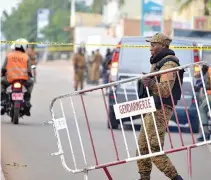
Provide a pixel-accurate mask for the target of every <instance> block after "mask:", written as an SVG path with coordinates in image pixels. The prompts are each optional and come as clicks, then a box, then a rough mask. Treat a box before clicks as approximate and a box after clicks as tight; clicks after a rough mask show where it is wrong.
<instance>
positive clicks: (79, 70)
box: [73, 48, 86, 91]
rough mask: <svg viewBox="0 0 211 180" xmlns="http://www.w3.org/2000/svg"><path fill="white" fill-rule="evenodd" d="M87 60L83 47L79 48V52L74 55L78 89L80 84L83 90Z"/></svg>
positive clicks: (75, 85)
mask: <svg viewBox="0 0 211 180" xmlns="http://www.w3.org/2000/svg"><path fill="white" fill-rule="evenodd" d="M85 67H86V61H85V57H84V55H83V52H82V49H81V48H79V49H78V52H77V53H76V54H75V55H74V57H73V68H74V81H75V84H74V88H75V91H77V90H78V86H80V89H81V90H82V89H83V87H84V73H85Z"/></svg>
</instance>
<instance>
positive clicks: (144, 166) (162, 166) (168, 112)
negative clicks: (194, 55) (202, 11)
mask: <svg viewBox="0 0 211 180" xmlns="http://www.w3.org/2000/svg"><path fill="white" fill-rule="evenodd" d="M171 41H172V40H171V39H170V38H169V37H167V36H165V35H164V34H162V33H157V34H155V35H154V36H152V38H151V39H149V40H147V42H150V43H151V48H150V51H151V54H152V57H151V58H150V63H151V65H152V68H151V72H154V71H155V70H154V67H155V64H156V63H157V62H159V61H160V60H162V59H163V58H164V57H166V56H174V57H175V53H174V51H172V50H171V49H169V45H170V43H171ZM175 58H176V57H175ZM177 66H178V64H176V63H175V62H173V61H168V62H166V63H165V64H164V65H163V66H162V67H161V69H160V70H166V69H170V68H174V67H177ZM167 79H169V83H170V86H171V88H173V86H174V83H175V80H176V72H171V73H168V74H162V75H161V76H160V82H159V89H160V92H162V97H163V98H168V97H169V96H170V91H169V88H168V83H167ZM143 83H144V86H145V87H148V88H149V90H150V91H151V93H152V94H153V95H159V94H158V89H157V84H156V83H155V81H154V80H153V79H152V78H150V77H149V78H144V79H143ZM164 108H165V116H166V119H168V120H169V119H170V118H171V116H172V107H171V106H168V105H164ZM154 114H155V120H156V125H157V128H158V133H159V136H160V141H161V146H162V147H163V146H164V138H165V132H166V123H165V118H164V115H163V110H162V108H160V109H158V108H157V111H156V112H155V113H154ZM144 121H145V124H146V130H147V134H148V138H149V143H150V147H151V151H152V152H159V151H160V147H159V143H158V140H157V135H156V131H155V127H154V123H153V118H152V114H151V113H149V114H146V115H145V116H144ZM138 143H139V148H140V152H141V155H144V154H149V151H148V146H147V141H146V136H145V133H144V129H143V127H141V130H140V135H139V139H138ZM152 162H153V163H154V164H155V165H156V166H157V168H158V169H159V170H160V171H161V172H163V173H164V174H165V175H166V176H167V177H169V178H170V179H172V180H182V178H181V176H179V175H178V173H177V170H176V168H175V167H174V165H173V164H172V162H171V161H170V159H169V158H168V157H167V155H160V156H156V157H152V158H146V159H140V160H138V162H137V164H138V169H139V174H140V176H141V180H150V174H151V171H152Z"/></svg>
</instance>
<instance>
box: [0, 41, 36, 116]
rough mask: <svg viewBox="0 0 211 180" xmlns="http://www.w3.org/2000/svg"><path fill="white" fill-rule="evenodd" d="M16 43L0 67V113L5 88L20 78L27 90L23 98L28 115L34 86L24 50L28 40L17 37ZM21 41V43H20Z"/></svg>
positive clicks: (3, 101) (4, 97) (29, 62)
mask: <svg viewBox="0 0 211 180" xmlns="http://www.w3.org/2000/svg"><path fill="white" fill-rule="evenodd" d="M16 42H17V43H18V44H14V51H12V52H9V53H8V54H7V56H6V59H5V61H4V64H3V66H2V69H1V76H2V78H1V97H2V99H1V106H3V108H2V110H1V113H2V114H4V107H5V104H6V100H7V94H6V89H7V87H8V86H10V84H11V83H12V82H14V81H15V80H21V82H22V84H23V85H24V86H25V87H26V89H27V92H26V93H25V94H24V99H25V115H27V116H30V115H31V114H30V108H31V104H30V99H31V92H32V89H33V86H34V79H33V77H32V73H31V61H30V60H29V56H28V55H27V53H26V51H27V48H28V44H27V43H28V41H27V40H26V39H17V40H16ZM22 42H23V44H21V43H22Z"/></svg>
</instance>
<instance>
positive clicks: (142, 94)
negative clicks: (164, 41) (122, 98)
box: [137, 55, 185, 107]
mask: <svg viewBox="0 0 211 180" xmlns="http://www.w3.org/2000/svg"><path fill="white" fill-rule="evenodd" d="M169 61H173V62H175V63H176V64H177V65H178V66H180V63H179V60H178V59H177V58H176V57H175V56H171V55H169V56H166V57H164V58H163V59H162V60H161V61H159V62H158V63H156V65H155V68H154V70H155V71H159V70H160V69H161V68H162V66H163V65H164V64H165V63H166V62H169ZM184 72H185V71H184V70H183V69H182V70H179V76H180V80H181V84H183V76H184ZM152 78H153V77H152ZM159 81H160V77H159V76H158V82H159ZM175 85H179V80H178V78H176V81H175ZM137 90H138V97H139V98H140V99H141V98H145V97H147V92H146V88H145V87H144V85H143V82H142V80H138V83H137ZM174 91H176V92H174ZM150 94H151V93H150ZM172 94H175V96H174V104H175V105H176V104H177V101H178V100H180V98H181V89H180V87H179V91H178V88H173V89H172ZM154 99H155V104H157V105H156V106H157V107H158V106H160V97H158V96H154ZM163 102H164V104H169V105H172V102H171V99H170V98H163Z"/></svg>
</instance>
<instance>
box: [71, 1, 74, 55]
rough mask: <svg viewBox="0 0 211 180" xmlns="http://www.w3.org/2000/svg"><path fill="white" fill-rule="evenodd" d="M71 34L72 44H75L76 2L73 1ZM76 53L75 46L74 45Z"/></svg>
mask: <svg viewBox="0 0 211 180" xmlns="http://www.w3.org/2000/svg"><path fill="white" fill-rule="evenodd" d="M70 33H72V43H73V44H74V43H75V36H74V33H75V0H71V9H70ZM73 52H74V45H73Z"/></svg>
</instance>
